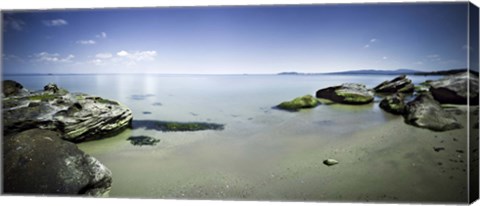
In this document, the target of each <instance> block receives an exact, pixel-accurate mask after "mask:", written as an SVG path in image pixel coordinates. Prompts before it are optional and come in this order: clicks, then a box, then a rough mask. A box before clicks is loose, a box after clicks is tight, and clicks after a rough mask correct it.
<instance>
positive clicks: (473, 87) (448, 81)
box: [428, 72, 478, 105]
mask: <svg viewBox="0 0 480 206" xmlns="http://www.w3.org/2000/svg"><path fill="white" fill-rule="evenodd" d="M428 85H429V86H430V92H431V93H432V95H433V97H434V98H435V99H436V100H437V101H438V102H440V103H442V104H467V100H469V101H470V104H471V105H478V76H477V75H474V74H472V73H469V72H464V73H460V74H455V75H450V76H446V77H444V78H442V79H439V80H434V81H429V82H428Z"/></svg>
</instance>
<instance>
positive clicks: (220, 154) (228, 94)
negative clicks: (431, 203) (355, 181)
mask: <svg viewBox="0 0 480 206" xmlns="http://www.w3.org/2000/svg"><path fill="white" fill-rule="evenodd" d="M394 77H395V76H382V75H372V76H358V75H355V76H348V75H318V76H279V75H50V76H19V75H7V76H4V79H13V80H16V81H18V82H20V83H21V84H23V85H24V86H25V87H26V88H28V89H31V90H40V89H42V88H43V86H44V85H46V84H47V83H49V82H54V83H56V84H57V85H58V86H60V87H63V88H65V89H67V90H69V91H71V92H84V93H88V94H92V95H98V96H102V97H104V98H110V99H114V100H118V101H120V102H122V103H123V104H125V105H127V106H128V107H129V108H131V109H132V111H133V115H134V120H135V121H136V120H162V121H182V122H190V121H202V122H212V123H221V124H225V129H224V130H222V131H199V132H158V131H154V130H146V129H144V128H133V129H128V130H126V131H125V132H123V133H121V134H119V135H117V136H115V137H112V138H108V139H103V140H98V141H91V142H85V143H82V144H79V147H80V148H81V149H82V150H84V151H86V152H87V153H89V154H91V155H92V156H94V157H96V158H98V159H99V160H100V161H101V162H102V163H104V164H105V165H106V166H107V167H108V168H110V169H111V170H112V172H113V179H114V181H113V185H112V190H111V192H110V196H113V197H152V198H193V199H274V200H276V199H291V200H302V198H305V197H306V194H308V191H309V189H308V187H305V188H303V189H301V188H302V187H300V185H301V184H305V181H307V180H306V179H305V180H303V179H301V178H300V177H301V175H300V174H298V173H299V171H296V172H297V173H295V170H294V168H300V165H301V164H302V161H304V159H302V157H303V156H302V155H303V154H307V153H308V154H311V153H312V152H315V151H318V150H327V149H329V145H335V144H336V143H338V142H339V141H343V142H345V141H346V140H348V139H349V138H351V134H353V133H355V132H358V131H364V130H368V129H369V128H372V127H375V126H378V125H382V124H384V123H386V122H388V121H389V120H390V119H392V118H398V116H393V115H391V114H388V113H385V112H383V111H382V110H381V109H379V108H378V104H377V103H372V104H367V105H360V106H347V105H331V106H327V105H320V106H318V107H317V108H314V109H310V110H302V111H300V112H285V111H280V110H275V109H272V108H271V107H272V106H275V105H277V104H279V103H280V102H282V101H286V100H291V99H293V98H295V97H298V96H302V95H305V94H312V95H315V92H316V91H317V90H318V89H321V88H324V87H328V86H334V85H339V84H341V83H346V82H352V83H363V84H365V85H367V87H370V88H371V87H374V86H376V85H378V84H379V83H381V82H383V81H385V80H390V79H392V78H394ZM409 78H410V79H412V80H413V82H414V83H420V82H423V81H425V80H427V79H433V78H438V77H423V76H410V77H409ZM137 135H148V136H152V137H155V138H158V139H160V140H161V141H160V142H159V143H158V144H157V145H155V146H141V147H139V146H133V145H131V144H130V143H129V142H128V141H127V140H126V139H127V138H128V137H130V136H137ZM323 158H328V157H324V156H323V157H321V156H319V157H318V162H319V164H320V165H321V161H322V160H323ZM298 178H300V179H298ZM274 180H275V181H274ZM294 180H295V181H294ZM272 181H273V182H272ZM278 182H283V183H282V184H280V185H279V184H278ZM296 185H298V186H299V188H300V189H296V190H292V191H289V190H288V188H289V187H294V186H296ZM302 190H305V191H302ZM320 194H321V193H315V194H310V196H308V197H309V198H313V200H315V199H317V200H321V199H322V198H325V197H323V196H321V195H320ZM339 198H340V199H341V196H340V197H339Z"/></svg>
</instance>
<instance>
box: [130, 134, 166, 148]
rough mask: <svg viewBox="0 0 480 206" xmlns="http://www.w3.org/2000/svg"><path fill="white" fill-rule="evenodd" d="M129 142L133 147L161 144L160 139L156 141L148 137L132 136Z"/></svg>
mask: <svg viewBox="0 0 480 206" xmlns="http://www.w3.org/2000/svg"><path fill="white" fill-rule="evenodd" d="M127 140H129V141H130V143H131V144H133V145H138V146H143V145H150V146H153V145H156V144H157V143H158V142H160V140H159V139H155V138H153V137H148V136H132V137H129V138H127Z"/></svg>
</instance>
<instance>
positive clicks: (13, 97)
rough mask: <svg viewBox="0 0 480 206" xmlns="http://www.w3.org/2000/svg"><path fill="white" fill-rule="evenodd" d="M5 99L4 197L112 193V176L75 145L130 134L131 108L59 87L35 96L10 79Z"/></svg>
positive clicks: (48, 89) (49, 86) (55, 86)
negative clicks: (128, 129) (21, 194)
mask: <svg viewBox="0 0 480 206" xmlns="http://www.w3.org/2000/svg"><path fill="white" fill-rule="evenodd" d="M2 95H3V96H2V97H3V98H2V103H3V107H2V109H3V111H2V114H3V137H4V145H3V151H4V152H3V160H4V164H3V168H4V173H3V174H4V177H5V178H4V189H3V192H4V193H13V194H17V193H34V194H35V193H36V194H59V195H69V194H85V195H90V196H103V195H106V194H108V191H109V190H110V186H111V183H112V173H111V171H110V170H109V169H108V168H106V167H105V166H104V165H103V164H101V163H100V162H99V161H98V160H96V159H95V158H94V157H92V156H90V155H88V154H85V153H84V152H82V151H81V150H79V149H78V147H77V146H76V145H75V144H74V143H78V142H82V141H87V140H95V139H101V138H105V137H109V136H111V135H113V134H115V133H117V132H121V131H122V130H124V129H126V128H127V127H128V126H129V125H130V124H131V122H132V118H133V116H132V111H131V110H130V109H129V108H127V107H126V106H124V105H122V104H120V103H119V102H116V101H113V100H108V99H103V98H101V97H97V96H90V95H87V94H83V93H69V92H68V91H67V90H65V89H62V88H59V87H57V85H55V84H48V85H46V86H45V87H44V89H43V90H41V91H29V90H27V89H25V88H23V86H22V85H21V84H20V83H18V82H15V81H12V80H5V81H3V94H2Z"/></svg>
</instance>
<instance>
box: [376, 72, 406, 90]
mask: <svg viewBox="0 0 480 206" xmlns="http://www.w3.org/2000/svg"><path fill="white" fill-rule="evenodd" d="M373 90H374V91H375V92H378V93H396V92H401V93H410V92H413V90H414V85H413V84H412V80H410V79H408V78H407V76H405V75H401V76H398V77H396V78H394V79H392V80H390V81H384V82H382V83H381V84H379V85H378V86H376V87H375V88H373Z"/></svg>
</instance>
